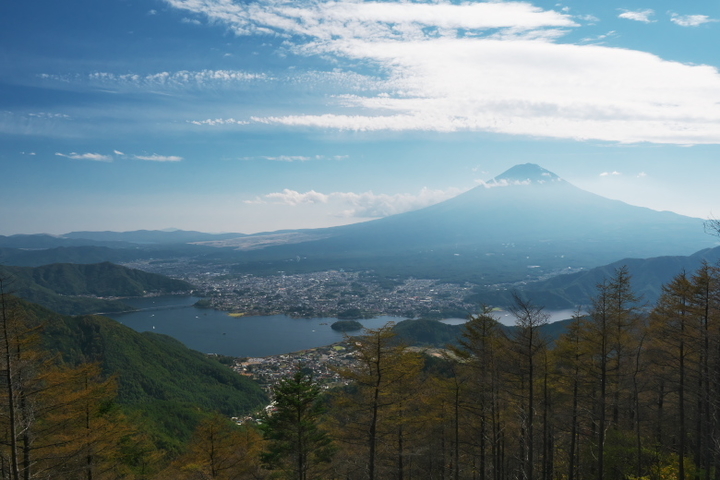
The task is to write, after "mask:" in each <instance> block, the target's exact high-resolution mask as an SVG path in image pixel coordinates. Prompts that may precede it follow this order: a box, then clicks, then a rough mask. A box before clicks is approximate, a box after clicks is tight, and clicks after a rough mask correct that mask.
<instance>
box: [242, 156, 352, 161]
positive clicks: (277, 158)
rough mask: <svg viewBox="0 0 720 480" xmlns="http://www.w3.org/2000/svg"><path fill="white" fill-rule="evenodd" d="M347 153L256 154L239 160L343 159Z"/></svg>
mask: <svg viewBox="0 0 720 480" xmlns="http://www.w3.org/2000/svg"><path fill="white" fill-rule="evenodd" d="M347 158H348V155H332V156H327V155H312V156H307V155H277V156H264V155H263V156H257V157H240V160H270V161H274V162H307V161H310V160H345V159H347Z"/></svg>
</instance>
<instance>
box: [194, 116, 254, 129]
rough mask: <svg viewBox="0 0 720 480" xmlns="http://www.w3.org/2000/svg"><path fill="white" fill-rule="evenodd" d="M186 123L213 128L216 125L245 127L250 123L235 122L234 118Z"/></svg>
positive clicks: (244, 121)
mask: <svg viewBox="0 0 720 480" xmlns="http://www.w3.org/2000/svg"><path fill="white" fill-rule="evenodd" d="M188 123H192V124H193V125H209V126H211V127H214V126H216V125H247V124H249V123H250V122H248V121H247V120H235V119H234V118H208V119H206V120H188Z"/></svg>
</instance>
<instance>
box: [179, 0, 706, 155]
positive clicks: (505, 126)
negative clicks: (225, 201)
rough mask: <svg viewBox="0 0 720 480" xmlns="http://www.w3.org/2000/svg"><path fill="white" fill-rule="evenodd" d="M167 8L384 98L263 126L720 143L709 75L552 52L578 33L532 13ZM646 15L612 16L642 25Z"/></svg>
mask: <svg viewBox="0 0 720 480" xmlns="http://www.w3.org/2000/svg"><path fill="white" fill-rule="evenodd" d="M166 1H167V2H168V3H169V4H170V5H172V6H175V7H176V8H181V9H184V10H189V11H192V12H195V13H199V14H204V15H205V16H207V17H208V19H210V20H211V21H212V22H222V23H225V24H226V25H228V26H229V27H230V28H231V29H232V30H233V31H234V32H235V33H237V34H239V35H251V34H261V35H276V36H281V37H285V38H286V39H287V40H286V42H285V45H286V46H289V47H288V48H292V49H293V50H294V52H295V53H297V54H307V55H316V54H321V55H326V56H336V57H339V58H342V59H349V60H352V61H355V62H361V63H363V64H372V65H377V66H378V67H379V69H380V70H379V71H381V72H384V73H386V75H387V79H384V80H382V83H380V85H381V88H382V89H383V91H382V92H377V93H374V90H377V89H373V88H372V87H369V88H368V89H367V91H366V92H363V95H337V96H334V97H330V99H329V101H330V102H331V103H330V105H328V107H327V110H326V111H325V112H323V113H320V114H313V115H306V114H293V115H284V114H274V115H273V114H270V115H266V116H255V117H251V120H252V121H254V122H258V123H261V124H266V125H285V126H291V127H294V126H303V127H317V128H325V129H337V130H352V131H378V130H390V131H404V130H421V131H439V132H454V131H484V132H495V133H502V134H510V135H528V136H538V137H550V138H571V139H578V140H588V139H596V140H602V141H613V142H622V143H637V142H653V143H672V144H683V145H692V144H702V143H720V130H719V129H718V128H717V125H718V123H720V73H719V72H718V70H717V69H716V68H715V67H712V66H707V65H685V64H682V63H679V62H671V61H666V60H663V59H662V58H660V57H658V56H656V55H652V54H649V53H645V52H640V51H634V50H630V49H621V48H609V47H604V46H600V45H573V44H568V43H556V39H557V38H558V36H559V35H562V34H563V33H564V32H565V30H567V29H569V28H574V27H575V26H577V24H576V23H575V22H574V20H573V19H572V17H571V16H570V15H568V14H564V13H560V12H556V11H552V10H542V9H540V8H538V7H535V6H533V5H531V4H529V3H524V2H483V3H472V4H471V3H462V4H451V3H410V2H384V3H378V2H353V1H350V0H345V1H342V0H340V1H334V2H324V1H317V0H305V1H302V0H300V1H297V2H294V3H293V4H292V6H289V4H286V3H277V2H274V1H272V0H261V1H258V2H251V3H233V2H232V1H230V0H166ZM651 14H652V11H651V10H641V11H635V12H629V11H627V12H623V13H622V14H621V17H623V18H630V19H633V20H637V21H650V15H651ZM364 80H367V78H366V79H364ZM355 91H356V92H357V90H355Z"/></svg>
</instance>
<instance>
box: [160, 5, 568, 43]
mask: <svg viewBox="0 0 720 480" xmlns="http://www.w3.org/2000/svg"><path fill="white" fill-rule="evenodd" d="M166 2H167V3H168V4H170V5H171V6H173V7H175V8H179V9H184V10H188V11H191V12H195V13H200V14H204V15H206V16H207V17H208V18H209V19H211V20H213V21H215V22H224V23H226V24H228V25H230V26H231V28H232V29H233V31H234V32H235V33H236V34H238V35H250V34H275V35H281V36H287V35H303V36H307V37H313V38H317V39H319V40H321V41H327V40H332V39H333V38H338V37H339V38H364V39H381V38H404V39H407V37H408V36H410V37H422V36H425V35H427V34H430V35H438V36H442V35H444V34H446V33H449V31H453V30H457V29H463V30H469V31H471V32H472V31H482V30H486V29H495V28H514V29H522V30H529V29H537V28H544V27H571V26H575V25H576V24H575V22H574V21H573V20H572V19H571V17H570V16H569V15H566V14H561V13H557V12H554V11H547V10H542V9H540V8H538V7H535V6H533V5H531V4H529V3H525V2H503V3H500V2H490V3H462V4H459V5H453V4H450V3H409V2H407V3H404V2H403V3H397V2H353V1H327V2H324V1H313V0H309V1H297V2H293V3H292V4H280V3H276V2H273V1H264V2H252V3H233V2H231V1H228V0H166ZM427 28H431V29H434V30H432V31H430V32H428V31H427V30H425V31H424V29H427Z"/></svg>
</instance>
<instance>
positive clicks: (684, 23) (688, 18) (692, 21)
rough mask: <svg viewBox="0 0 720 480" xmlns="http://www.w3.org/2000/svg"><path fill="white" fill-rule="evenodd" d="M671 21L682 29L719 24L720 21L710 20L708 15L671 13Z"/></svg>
mask: <svg viewBox="0 0 720 480" xmlns="http://www.w3.org/2000/svg"><path fill="white" fill-rule="evenodd" d="M670 21H671V22H673V23H674V24H676V25H680V26H681V27H699V26H700V25H703V24H705V23H712V22H717V21H718V20H716V19H714V18H710V17H708V16H707V15H679V14H677V13H670Z"/></svg>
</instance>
